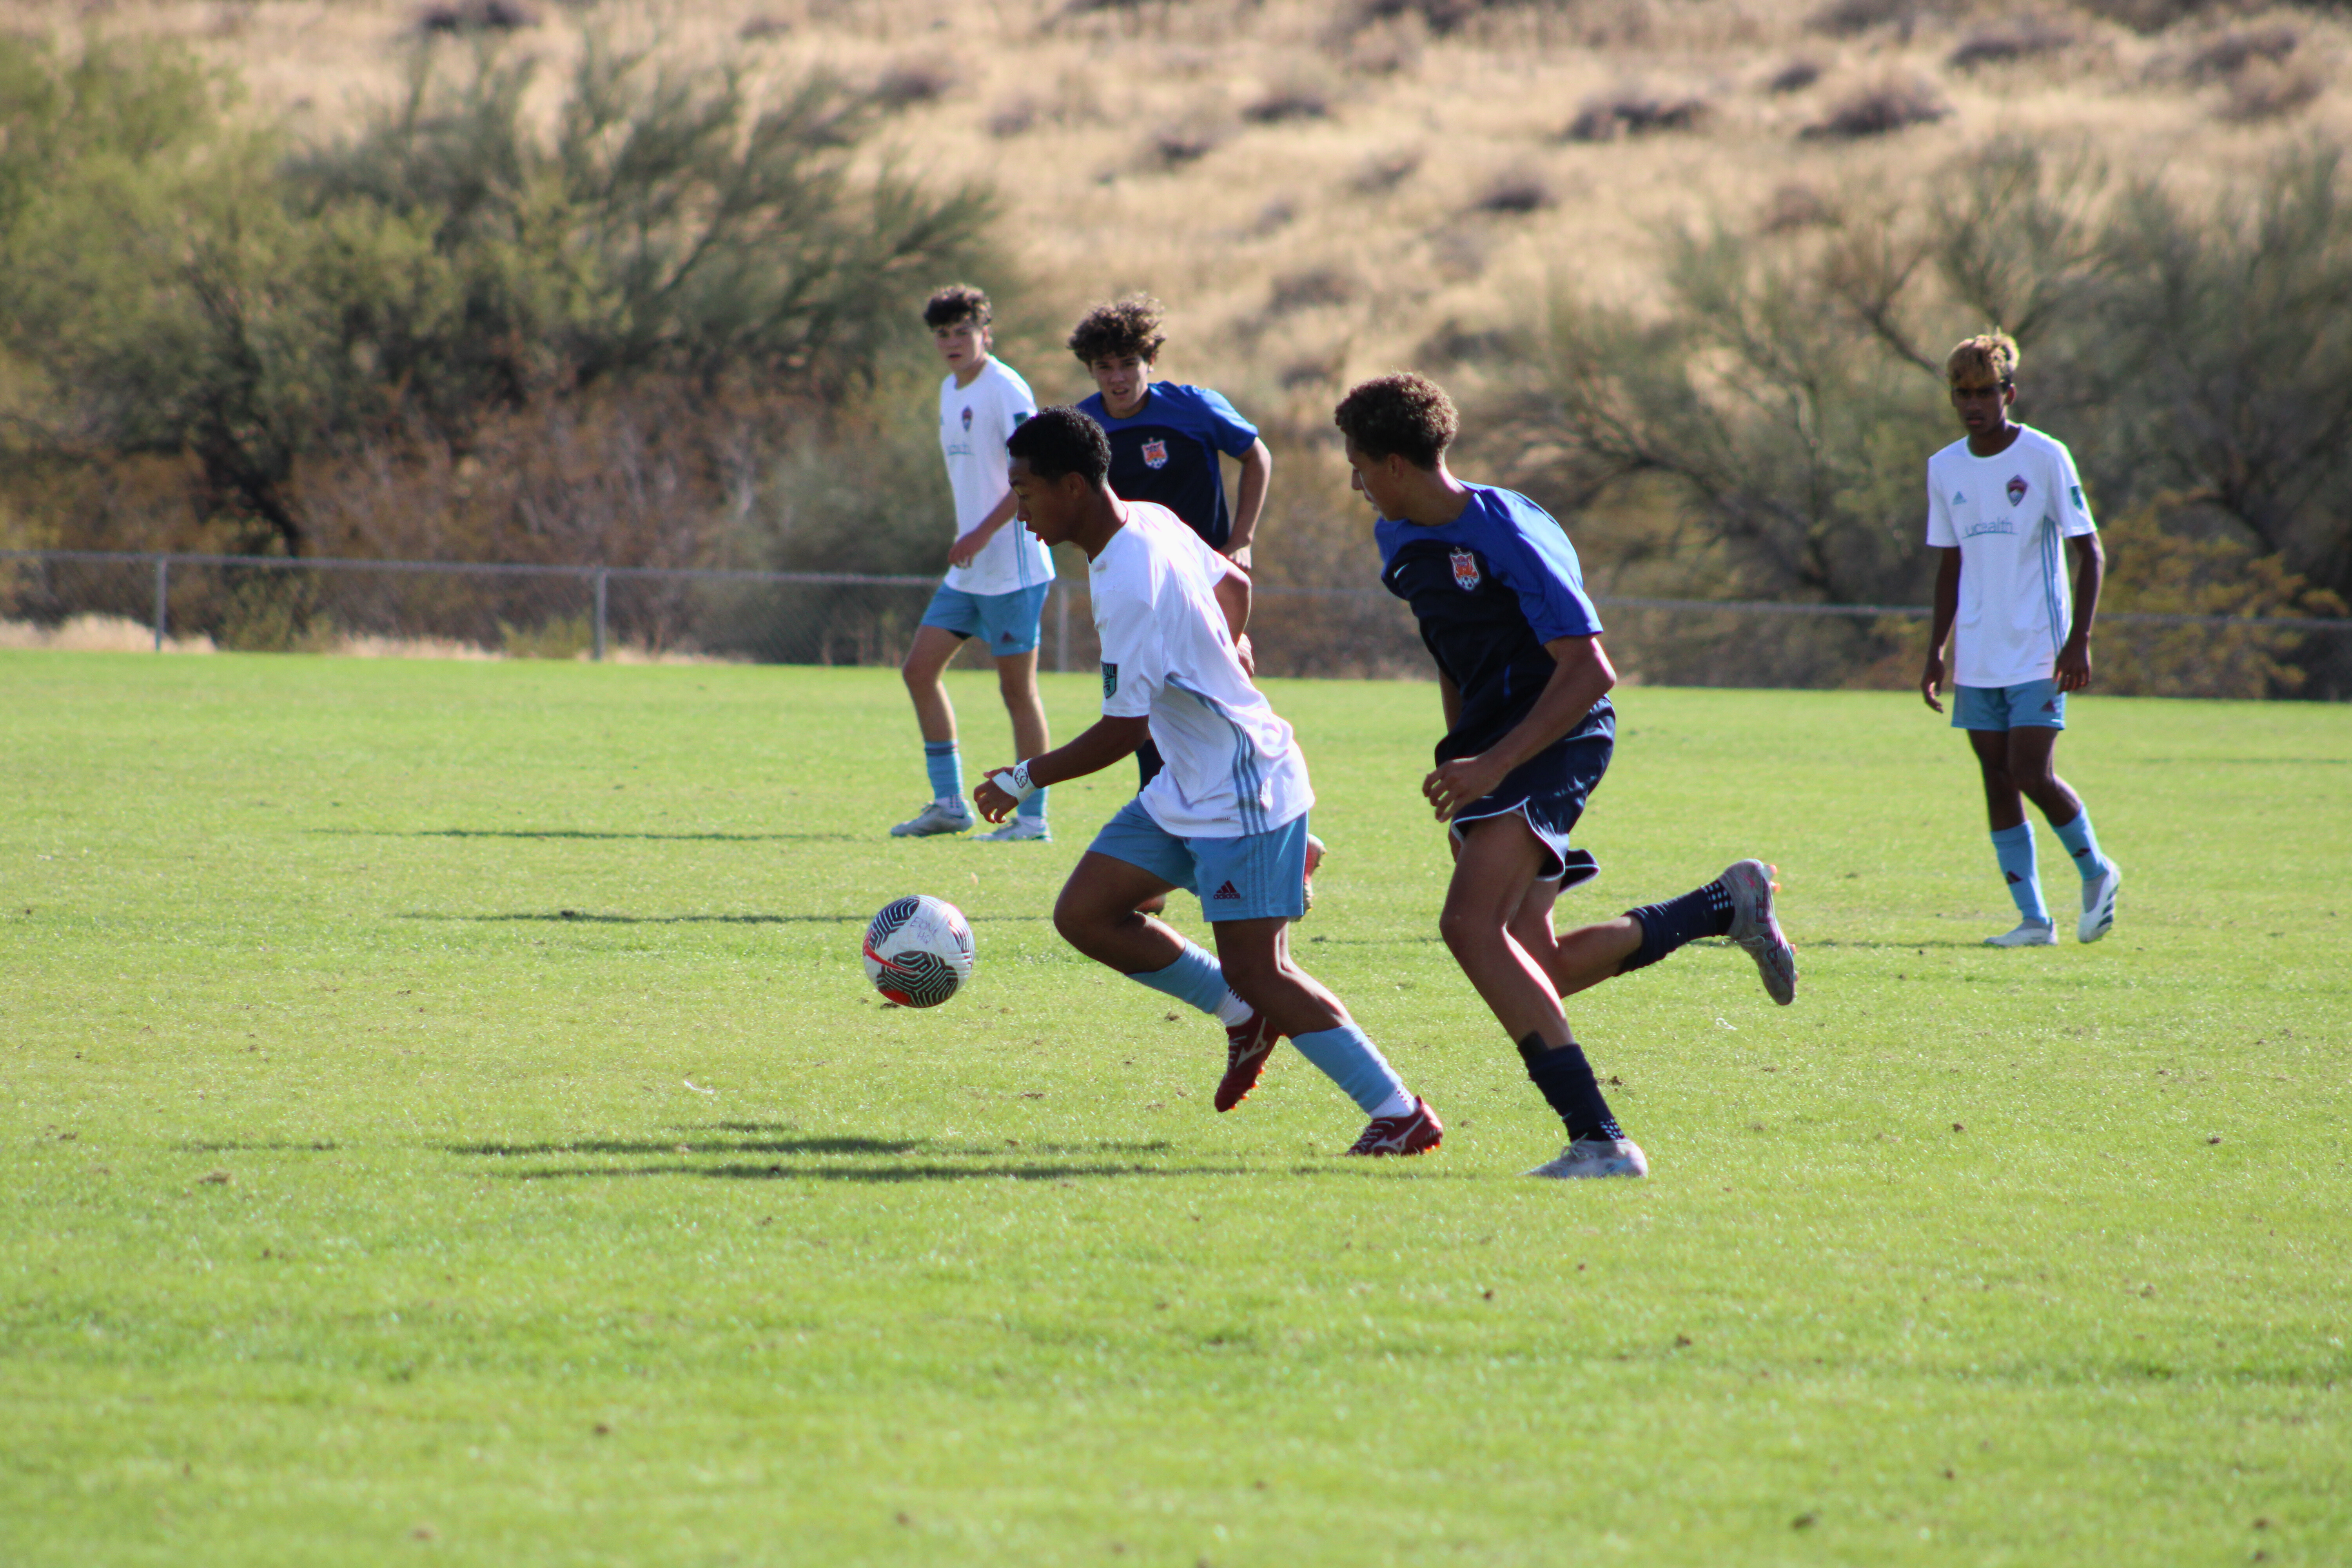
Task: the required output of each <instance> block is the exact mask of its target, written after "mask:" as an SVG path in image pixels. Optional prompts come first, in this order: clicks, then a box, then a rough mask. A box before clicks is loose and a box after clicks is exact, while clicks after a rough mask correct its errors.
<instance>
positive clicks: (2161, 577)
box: [2096, 494, 2345, 698]
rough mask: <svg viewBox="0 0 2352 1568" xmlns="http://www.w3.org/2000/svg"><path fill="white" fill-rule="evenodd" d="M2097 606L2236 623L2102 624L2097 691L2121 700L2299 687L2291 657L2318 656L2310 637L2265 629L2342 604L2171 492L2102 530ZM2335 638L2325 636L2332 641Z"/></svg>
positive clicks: (2304, 681) (2336, 610)
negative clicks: (2273, 621) (2236, 620)
mask: <svg viewBox="0 0 2352 1568" xmlns="http://www.w3.org/2000/svg"><path fill="white" fill-rule="evenodd" d="M2100 532H2101V533H2102V535H2104V542H2105V549H2106V554H2107V575H2106V582H2105V587H2104V589H2103V590H2102V593H2101V595H2100V603H2101V605H2102V607H2103V608H2104V609H2107V610H2125V611H2140V612H2155V613H2158V614H2168V615H2191V616H2240V617H2242V618H2243V623H2244V624H2242V625H2239V626H2226V627H2218V628H2217V627H2213V626H2137V625H2126V624H2124V623H2120V622H2111V623H2109V624H2108V626H2106V628H2105V629H2104V630H2103V631H2102V632H2101V634H2100V637H2099V647H2098V650H2097V655H2096V657H2097V658H2098V673H2099V684H2100V686H2101V687H2102V688H2103V689H2106V690H2109V691H2113V692H2116V693H2117V694H2118V695H2122V696H2140V695H2147V696H2163V697H2234V698H2257V697H2287V696H2294V695H2296V694H2298V693H2300V692H2301V691H2302V690H2303V689H2305V687H2306V686H2307V685H2308V684H2309V672H2308V671H2306V670H2305V668H2302V667H2301V666H2300V665H2298V664H2296V663H2294V662H2293V661H2294V658H2295V656H2297V655H2305V656H2306V657H2307V656H2308V655H2310V654H2313V653H2317V654H2321V655H2322V656H2323V657H2324V655H2325V653H2326V650H2325V649H2322V648H2317V647H2313V646H2312V645H2315V644H2316V643H2318V642H2319V641H2320V640H2321V639H2320V638H2319V637H2317V636H2315V634H2313V633H2310V632H2305V631H2297V630H2294V629H2293V628H2288V627H2277V626H2263V621H2264V620H2266V619H2270V618H2273V617H2280V616H2290V617H2291V616H2341V615H2343V614H2344V613H2345V603H2344V601H2343V600H2342V599H2340V598H2338V597H2337V596H2336V595H2334V594H2331V593H2329V592H2327V591H2326V589H2321V588H2313V587H2311V586H2310V585H2309V584H2306V583H2305V581H2304V579H2303V578H2302V577H2300V576H2298V575H2296V574H2294V573H2291V572H2289V571H2287V570H2286V569H2285V568H2284V566H2283V565H2282V564H2281V563H2280V561H2279V558H2278V557H2277V556H2275V555H2265V554H2263V553H2262V551H2261V549H2260V546H2259V545H2258V544H2257V543H2256V542H2254V541H2252V540H2251V539H2249V538H2248V537H2247V536H2246V534H2245V532H2244V531H2243V530H2242V529H2240V528H2238V527H2236V526H2235V525H2234V524H2233V522H2232V521H2231V520H2230V519H2229V518H2227V517H2226V516H2223V515H2221V514H2219V513H2217V512H2215V511H2213V510H2211V509H2210V507H2206V506H2203V505H2200V503H2198V502H2197V501H2195V500H2190V499H2189V498H2185V497H2182V496H2179V495H2172V494H2165V495H2158V496H2156V497H2153V498H2151V499H2150V500H2147V502H2145V503H2143V504H2142V505H2140V506H2137V507H2136V508H2134V509H2132V510H2129V511H2127V512H2125V513H2123V514H2122V515H2120V516H2116V517H2110V518H2107V519H2105V520H2104V521H2103V522H2102V523H2101V525H2100ZM2331 640H2333V639H2331Z"/></svg>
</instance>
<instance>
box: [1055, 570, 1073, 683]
mask: <svg viewBox="0 0 2352 1568" xmlns="http://www.w3.org/2000/svg"><path fill="white" fill-rule="evenodd" d="M1054 669H1055V673H1056V674H1059V675H1067V674H1069V673H1070V585H1069V584H1067V583H1066V582H1064V581H1063V580H1062V579H1061V578H1059V577H1056V578H1055V579H1054Z"/></svg>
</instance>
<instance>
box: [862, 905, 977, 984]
mask: <svg viewBox="0 0 2352 1568" xmlns="http://www.w3.org/2000/svg"><path fill="white" fill-rule="evenodd" d="M971 959H972V954H971V926H970V925H968V924H967V923H965V921H964V918H963V911H962V910H959V909H957V908H956V907H955V906H954V905H953V904H951V903H949V902H948V901H947V900H945V899H935V898H932V897H931V896H930V895H929V893H918V894H916V895H915V896H914V897H912V898H907V899H900V900H898V901H896V902H895V903H891V904H887V905H885V906H884V907H883V910H882V912H881V913H880V914H878V915H876V916H875V917H874V923H873V924H871V925H869V926H867V927H866V978H867V979H868V980H871V981H872V982H874V989H875V990H877V991H879V992H880V993H882V994H883V995H885V996H887V997H888V998H889V999H890V1000H891V1001H893V1002H896V1003H897V1004H898V1005H899V1006H901V1007H936V1006H938V1005H940V1003H942V1002H944V1001H946V1000H947V999H948V998H949V997H950V996H952V995H954V994H956V993H957V992H958V991H961V989H963V983H964V982H965V981H967V980H969V979H971Z"/></svg>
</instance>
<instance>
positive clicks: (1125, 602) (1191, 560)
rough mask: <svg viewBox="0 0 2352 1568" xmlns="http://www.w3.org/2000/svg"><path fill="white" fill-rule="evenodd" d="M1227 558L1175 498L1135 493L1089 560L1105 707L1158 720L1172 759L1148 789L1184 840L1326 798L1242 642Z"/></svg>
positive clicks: (1160, 817)
mask: <svg viewBox="0 0 2352 1568" xmlns="http://www.w3.org/2000/svg"><path fill="white" fill-rule="evenodd" d="M1223 559H1224V558H1223V556H1220V555H1218V554H1217V553H1216V552H1214V551H1212V550H1211V549H1210V548H1209V547H1208V546H1207V545H1206V544H1203V543H1202V542H1201V536H1200V535H1199V534H1197V533H1194V532H1193V531H1192V530H1191V529H1189V528H1187V527H1185V526H1184V522H1183V520H1182V519H1181V518H1179V517H1178V516H1177V515H1176V514H1175V513H1174V512H1172V511H1170V510H1168V509H1167V508H1166V507H1163V506H1155V505H1153V504H1152V503H1150V501H1129V502H1128V503H1127V524H1126V526H1125V527H1123V528H1121V529H1120V530H1119V531H1118V532H1117V533H1115V534H1113V535H1111V539H1110V542H1109V543H1108V544H1107V545H1105V546H1104V547H1103V552H1102V553H1101V554H1099V555H1097V556H1096V557H1095V559H1094V561H1093V563H1092V564H1091V566H1090V568H1089V573H1090V575H1089V579H1088V582H1089V585H1090V586H1091V588H1092V590H1093V595H1094V605H1095V629H1096V630H1097V632H1098V633H1099V634H1100V635H1101V637H1102V658H1103V714H1104V716H1105V717H1106V718H1111V719H1140V718H1147V717H1148V718H1150V721H1151V739H1152V742H1153V743H1154V744H1156V745H1157V746H1158V747H1159V748H1160V756H1161V757H1162V758H1163V759H1165V760H1166V763H1167V766H1166V767H1165V768H1163V769H1162V770H1161V771H1160V774H1159V776H1157V777H1156V778H1154V779H1153V780H1152V781H1151V782H1150V784H1146V785H1145V786H1144V789H1143V794H1142V795H1141V797H1140V798H1141V800H1142V802H1143V809H1144V810H1146V811H1148V812H1150V814H1151V820H1152V821H1154V822H1156V823H1158V824H1159V825H1160V826H1161V827H1163V828H1165V829H1167V830H1168V831H1169V832H1171V833H1172V834H1174V835H1176V836H1177V837H1180V838H1239V837H1242V836H1243V835H1244V834H1250V833H1266V832H1270V831H1272V830H1273V829H1275V828H1277V827H1280V826H1283V825H1285V824H1286V823H1288V822H1292V821H1295V820H1296V819H1297V817H1298V816H1299V815H1300V814H1301V813H1303V812H1305V811H1306V810H1307V807H1308V806H1310V805H1314V804H1315V791H1314V789H1313V788H1312V787H1311V786H1310V785H1309V784H1307V759H1306V758H1305V757H1304V756H1302V755H1300V754H1299V751H1298V746H1297V741H1296V740H1295V739H1294V737H1293V736H1292V734H1291V731H1290V726H1289V725H1288V724H1286V723H1285V722H1284V721H1282V720H1281V719H1280V718H1278V717H1276V714H1275V711H1274V710H1273V708H1272V707H1270V706H1269V705H1268V704H1267V702H1266V700H1265V695H1264V694H1263V693H1261V692H1260V691H1259V690H1258V689H1257V688H1256V687H1255V686H1252V685H1251V684H1250V679H1249V677H1248V676H1247V675H1246V674H1244V673H1243V670H1242V664H1241V659H1240V658H1239V656H1238V655H1236V654H1235V653H1234V639H1233V637H1232V634H1231V633H1230V632H1229V631H1228V630H1227V629H1226V626H1225V612H1224V610H1223V608H1222V607H1221V606H1220V605H1218V604H1217V600H1216V594H1215V589H1216V584H1217V579H1218V578H1219V577H1221V576H1222V575H1223Z"/></svg>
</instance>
